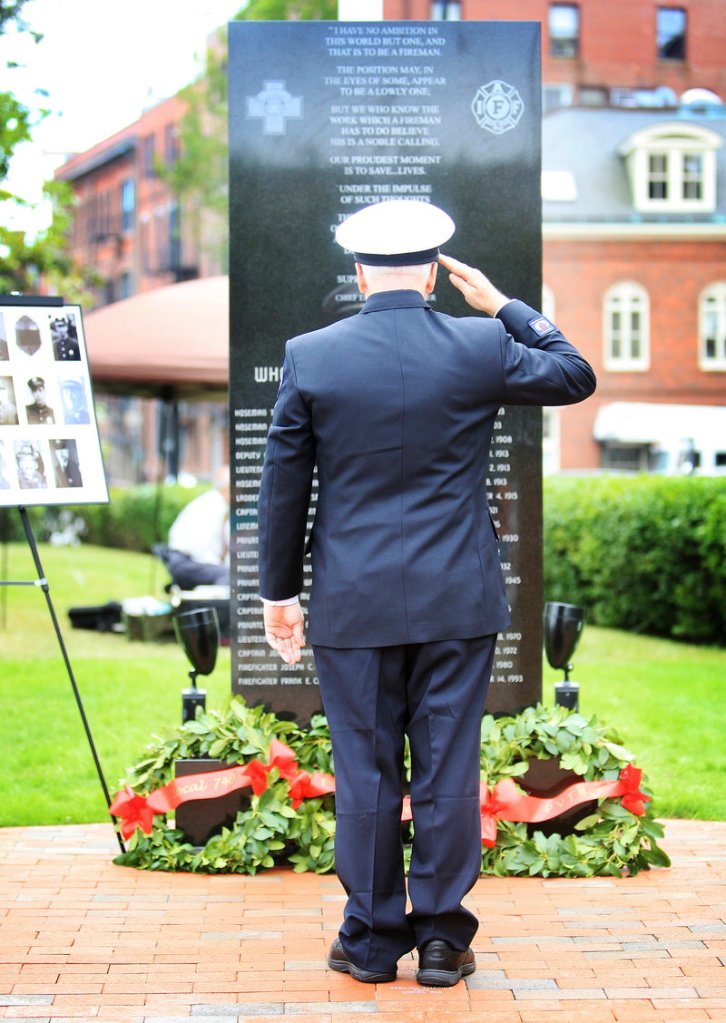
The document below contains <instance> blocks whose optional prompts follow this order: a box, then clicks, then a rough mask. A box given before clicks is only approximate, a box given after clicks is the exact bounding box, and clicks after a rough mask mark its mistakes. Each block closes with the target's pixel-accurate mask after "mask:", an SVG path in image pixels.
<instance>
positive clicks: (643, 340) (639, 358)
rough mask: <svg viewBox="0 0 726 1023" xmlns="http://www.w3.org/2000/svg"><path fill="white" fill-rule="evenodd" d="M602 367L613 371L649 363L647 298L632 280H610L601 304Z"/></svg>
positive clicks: (641, 367)
mask: <svg viewBox="0 0 726 1023" xmlns="http://www.w3.org/2000/svg"><path fill="white" fill-rule="evenodd" d="M603 321H604V322H603V340H604V344H605V351H604V365H605V369H607V370H611V371H614V372H619V371H627V372H632V371H633V370H640V371H642V370H647V369H648V368H649V367H650V302H649V300H648V292H647V291H646V290H645V288H644V287H643V286H642V285H640V284H635V283H634V282H633V281H621V282H620V283H618V284H614V285H613V286H612V287H611V288H609V289H608V291H607V292H606V294H605V302H604V308H603Z"/></svg>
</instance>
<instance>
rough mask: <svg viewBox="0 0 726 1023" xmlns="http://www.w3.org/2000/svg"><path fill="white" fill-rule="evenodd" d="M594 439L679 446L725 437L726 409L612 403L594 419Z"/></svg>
mask: <svg viewBox="0 0 726 1023" xmlns="http://www.w3.org/2000/svg"><path fill="white" fill-rule="evenodd" d="M593 436H594V438H595V440H597V441H600V442H601V443H616V444H655V445H666V444H678V443H681V442H682V441H693V442H694V444H695V446H696V447H699V446H701V443H702V442H703V441H708V442H709V446H710V445H711V444H712V443H713V441H714V440H715V439H716V438H717V437H726V407H724V406H721V405H666V404H659V403H655V402H636V401H633V402H630V401H614V402H612V403H611V404H609V405H603V407H602V408H601V409H600V410H599V411H598V413H597V416H596V417H595V425H594V427H593Z"/></svg>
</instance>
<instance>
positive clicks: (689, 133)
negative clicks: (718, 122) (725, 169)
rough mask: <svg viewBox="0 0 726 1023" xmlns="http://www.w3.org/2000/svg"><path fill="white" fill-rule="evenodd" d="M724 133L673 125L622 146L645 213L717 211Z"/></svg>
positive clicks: (643, 133)
mask: <svg viewBox="0 0 726 1023" xmlns="http://www.w3.org/2000/svg"><path fill="white" fill-rule="evenodd" d="M721 145H723V139H722V138H721V136H720V135H717V134H716V133H715V132H713V131H711V130H710V129H708V128H700V127H697V126H695V125H691V124H681V123H671V124H662V125H658V126H657V127H655V128H647V129H645V130H644V131H640V132H636V133H635V134H634V135H631V137H630V138H629V139H628V140H627V142H626V143H625V145H623V146H621V148H620V153H621V155H622V156H624V157H625V160H626V164H627V168H628V176H629V178H630V185H631V189H632V193H633V202H634V205H635V208H636V209H637V210H639V211H640V212H641V213H663V212H666V213H713V212H714V211H715V209H716V150H717V149H718V148H719V146H721Z"/></svg>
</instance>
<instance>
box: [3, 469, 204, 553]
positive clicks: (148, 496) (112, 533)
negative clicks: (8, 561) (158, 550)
mask: <svg viewBox="0 0 726 1023" xmlns="http://www.w3.org/2000/svg"><path fill="white" fill-rule="evenodd" d="M205 489H207V488H206V487H202V486H199V487H195V488H191V489H190V488H189V487H181V486H178V485H176V484H174V485H168V484H166V485H164V486H163V487H162V488H158V487H156V486H155V485H154V484H151V483H147V484H142V485H141V486H138V487H129V488H125V489H113V488H112V489H111V492H110V497H111V500H110V502H109V504H85V505H75V506H71V507H63V508H60V507H49V508H28V518H29V520H30V523H31V526H32V528H33V533H34V534H35V537H36V539H38V540H48V539H49V538H50V536H51V534H52V533H53V532H54V531H56V530H58V529H62V528H64V527H67V526H69V525H70V526H71V528H75V529H76V531H77V532H78V536H79V538H80V539H81V540H82V541H83V542H84V543H90V544H98V545H99V546H101V547H121V548H122V549H124V550H131V551H150V550H151V546H152V544H154V543H160V542H161V543H166V539H167V536H168V534H169V527H170V526H171V524H172V522H173V521H174V519H175V518H176V516H177V515H178V514H179V512H180V511H181V509H182V508H183V507H184V505H186V504H188V503H189V501H191V500H192V498H193V497H196V496H197V494H201V493H202V492H203V491H204V490H205ZM74 524H75V527H74ZM24 538H25V533H24V531H23V525H22V522H21V519H20V516H19V515H18V513H17V511H16V509H14V508H10V509H2V510H1V511H0V539H2V540H23V539H24Z"/></svg>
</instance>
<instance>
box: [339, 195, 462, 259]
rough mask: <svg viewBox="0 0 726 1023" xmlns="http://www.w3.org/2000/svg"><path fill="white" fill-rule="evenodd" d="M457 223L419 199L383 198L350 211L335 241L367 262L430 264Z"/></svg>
mask: <svg viewBox="0 0 726 1023" xmlns="http://www.w3.org/2000/svg"><path fill="white" fill-rule="evenodd" d="M455 230H456V225H455V224H454V221H453V220H452V219H451V217H450V216H449V215H448V213H444V211H443V210H441V209H439V207H438V206H432V205H431V203H428V202H421V201H420V200H418V199H386V200H384V201H383V202H378V203H374V204H373V205H372V206H365V207H364V208H363V209H362V210H358V212H357V213H354V214H352V216H350V217H348V218H347V220H344V221H343V223H342V224H339V225H338V227H337V228H336V231H335V240H336V242H338V244H339V245H342V246H343V248H346V249H350V250H351V252H353V253H354V255H355V258H356V261H357V262H359V263H367V264H369V265H373V266H375V265H386V264H388V265H391V266H395V265H401V266H405V265H413V264H415V263H430V262H432V261H433V260H434V259H436V257H437V256H438V254H439V246H440V245H443V243H444V242H445V241H448V240H449V238H451V236H452V234H453V233H454V231H455Z"/></svg>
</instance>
